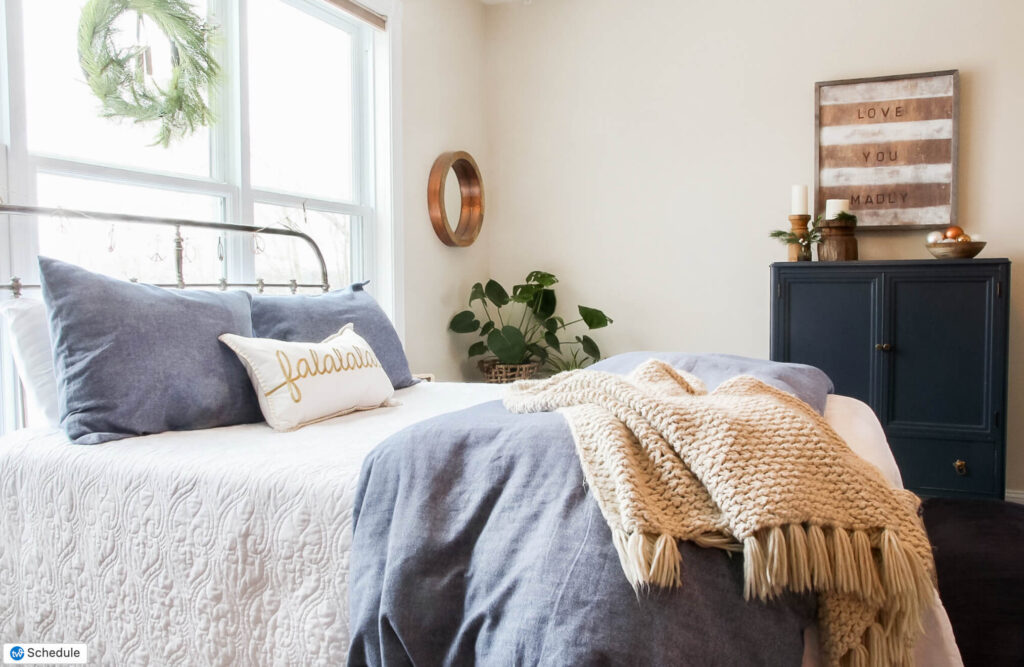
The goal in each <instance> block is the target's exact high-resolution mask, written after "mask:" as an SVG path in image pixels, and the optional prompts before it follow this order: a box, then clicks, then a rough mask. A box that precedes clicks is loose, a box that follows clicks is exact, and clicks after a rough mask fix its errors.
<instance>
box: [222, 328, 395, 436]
mask: <svg viewBox="0 0 1024 667" xmlns="http://www.w3.org/2000/svg"><path fill="white" fill-rule="evenodd" d="M220 340H221V341H222V342H223V343H224V344H225V345H227V346H228V347H230V348H231V349H232V350H233V351H234V353H235V354H237V355H238V358H239V359H241V360H242V363H243V364H245V370H246V371H248V372H249V379H250V380H252V386H253V388H254V389H255V390H256V395H257V396H258V397H259V400H260V409H261V410H263V416H264V417H265V418H266V420H267V423H268V424H270V425H271V426H272V427H273V428H274V429H276V430H278V431H292V430H294V429H297V428H299V427H300V426H305V425H306V424H312V423H313V422H317V421H321V420H323V419H330V418H331V417H337V416H339V415H343V414H347V413H349V412H353V411H355V410H372V409H373V408H379V407H381V406H384V405H388V404H389V402H390V401H389V399H390V398H391V395H392V394H394V393H395V389H394V387H392V386H391V380H389V379H388V374H387V373H386V372H385V371H384V368H383V367H382V366H381V365H380V361H379V360H378V359H377V355H375V354H374V353H373V350H372V349H371V348H370V346H369V344H368V343H367V342H366V341H365V340H363V339H362V338H361V337H360V336H359V335H358V334H356V332H355V330H354V329H353V328H352V325H351V324H346V325H345V326H344V327H342V328H341V331H339V332H338V333H336V334H334V335H333V336H330V337H328V338H327V339H325V340H324V341H323V342H322V343H289V342H286V341H281V340H272V339H269V338H246V337H244V336H238V335H235V334H224V335H222V336H220Z"/></svg>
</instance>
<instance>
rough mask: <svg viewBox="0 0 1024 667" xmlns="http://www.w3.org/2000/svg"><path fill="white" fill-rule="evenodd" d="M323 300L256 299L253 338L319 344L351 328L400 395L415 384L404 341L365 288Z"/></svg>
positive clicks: (357, 287)
mask: <svg viewBox="0 0 1024 667" xmlns="http://www.w3.org/2000/svg"><path fill="white" fill-rule="evenodd" d="M365 285H366V283H354V284H353V285H351V286H350V287H346V288H345V289H341V290H335V291H333V292H328V293H327V294H320V295H317V296H303V295H293V296H255V297H253V299H252V332H253V335H254V336H256V337H257V338H273V339H274V340H286V341H290V342H295V343H319V342H320V341H322V340H323V339H324V338H327V337H328V336H330V335H332V334H336V333H338V329H340V328H341V327H343V326H345V325H346V324H348V323H349V322H351V323H352V324H353V326H354V328H355V330H356V333H357V334H359V335H360V336H362V337H363V339H364V340H366V342H367V343H369V344H370V347H371V348H373V353H374V354H376V355H377V358H378V359H380V363H381V365H382V366H383V367H384V370H385V371H386V372H387V374H388V378H390V380H391V384H392V386H394V388H395V389H401V388H402V387H408V386H409V385H411V384H415V383H416V380H415V379H414V378H413V377H412V373H410V372H409V361H408V360H407V359H406V358H405V350H403V349H402V341H401V340H399V338H398V332H397V331H395V327H394V325H392V324H391V320H389V319H388V316H387V315H385V314H384V311H383V310H381V307H380V305H379V304H378V303H377V301H376V300H375V299H374V298H373V297H372V296H370V295H369V294H368V293H367V292H366V291H365V290H364V289H363V287H364V286H365Z"/></svg>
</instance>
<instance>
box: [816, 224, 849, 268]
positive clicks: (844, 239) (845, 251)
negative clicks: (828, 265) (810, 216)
mask: <svg viewBox="0 0 1024 667" xmlns="http://www.w3.org/2000/svg"><path fill="white" fill-rule="evenodd" d="M818 229H820V230H821V243H819V244H818V261H819V262H851V261H853V260H856V259H857V237H856V236H854V235H853V233H854V231H855V230H856V229H857V218H854V217H852V216H851V217H850V218H847V219H844V220H839V219H835V220H822V221H821V223H820V224H819V225H818Z"/></svg>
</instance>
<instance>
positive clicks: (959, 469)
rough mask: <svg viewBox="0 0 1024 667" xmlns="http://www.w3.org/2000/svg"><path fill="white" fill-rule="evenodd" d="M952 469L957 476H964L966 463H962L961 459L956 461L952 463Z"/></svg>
mask: <svg viewBox="0 0 1024 667" xmlns="http://www.w3.org/2000/svg"><path fill="white" fill-rule="evenodd" d="M953 469H954V470H956V474H958V475H966V474H967V461H964V460H963V459H957V460H956V461H953Z"/></svg>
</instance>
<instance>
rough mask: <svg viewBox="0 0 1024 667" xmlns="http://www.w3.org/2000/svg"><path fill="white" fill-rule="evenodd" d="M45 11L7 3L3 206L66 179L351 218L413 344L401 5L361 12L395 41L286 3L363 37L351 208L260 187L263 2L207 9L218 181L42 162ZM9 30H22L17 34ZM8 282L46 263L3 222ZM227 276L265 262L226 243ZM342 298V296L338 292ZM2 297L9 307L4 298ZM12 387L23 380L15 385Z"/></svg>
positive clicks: (12, 399) (1, 21)
mask: <svg viewBox="0 0 1024 667" xmlns="http://www.w3.org/2000/svg"><path fill="white" fill-rule="evenodd" d="M38 1H40V0H0V3H2V9H0V138H2V140H3V144H2V146H0V197H2V198H3V201H4V202H11V203H19V204H29V205H31V204H35V203H36V193H35V187H34V185H35V181H36V177H37V174H39V173H47V174H57V175H65V176H73V177H79V178H86V179H95V180H100V181H107V182H113V183H118V184H123V185H135V186H144V187H155V188H162V189H167V190H176V191H181V192H187V193H191V194H199V195H214V196H217V197H220V198H221V199H222V201H223V202H224V204H223V214H222V215H223V220H225V221H228V222H240V223H248V224H252V221H253V220H254V215H255V206H256V204H258V203H266V204H271V205H277V206H285V207H296V208H298V207H301V206H303V205H305V206H307V207H308V208H310V209H311V210H316V211H323V212H327V213H335V214H339V215H345V216H349V219H350V221H351V227H350V230H351V239H352V254H351V256H350V258H349V260H350V266H351V271H350V272H351V275H352V276H353V278H356V277H359V276H361V277H362V278H363V279H369V280H370V281H371V285H370V289H371V291H372V292H373V293H374V295H375V296H376V297H377V300H378V301H379V302H380V303H381V306H382V307H383V308H384V310H385V312H387V313H388V314H389V315H390V316H391V318H392V320H393V321H394V323H395V325H396V328H397V329H398V332H399V335H400V336H401V337H403V338H404V326H403V325H404V322H403V319H404V318H403V312H402V310H403V309H402V306H403V305H404V304H402V302H401V298H400V295H399V292H400V290H399V289H398V286H399V285H401V284H402V278H403V277H402V275H401V266H402V247H401V243H400V234H399V232H398V230H397V229H396V223H397V219H398V214H399V213H400V208H401V205H400V201H399V199H398V198H397V197H395V196H394V193H395V192H400V191H401V187H400V180H399V179H400V174H399V172H398V170H397V169H396V168H395V165H397V164H400V160H399V157H400V146H399V142H398V137H399V133H398V132H397V130H396V129H395V128H400V127H401V125H400V122H401V116H400V114H399V113H398V109H397V106H396V105H397V102H398V97H399V95H398V91H399V90H400V88H399V86H398V85H397V83H398V80H399V72H398V71H397V70H398V65H399V63H400V60H399V57H398V55H399V50H398V49H399V42H400V38H399V37H398V35H399V34H400V14H401V11H400V10H401V4H400V0H360V4H361V5H363V6H365V7H367V8H368V9H370V10H372V11H374V12H376V13H377V14H379V15H381V16H383V17H385V18H386V20H387V23H388V25H387V30H386V31H380V30H376V29H374V28H372V27H371V26H369V25H367V24H365V23H363V22H362V21H359V20H358V19H356V18H354V17H352V16H350V15H349V14H347V13H345V12H344V11H342V10H340V9H338V8H336V7H335V6H333V5H331V4H330V2H329V0H281V1H283V2H286V3H287V4H289V5H291V6H293V7H295V8H297V9H300V10H301V11H304V12H306V13H308V14H310V15H312V16H314V17H316V18H319V19H321V20H325V21H327V22H328V23H330V24H331V25H332V26H334V27H337V28H340V29H342V30H345V31H346V32H347V33H349V34H350V35H351V36H352V37H353V58H352V68H353V71H352V77H353V78H352V81H353V88H354V96H353V98H354V101H355V108H354V109H353V117H352V118H353V144H352V145H353V150H354V152H355V159H354V165H355V169H354V172H355V176H354V183H353V196H352V198H351V200H348V201H343V200H327V199H320V198H316V197H309V196H305V195H299V194H294V193H288V192H280V191H274V190H267V189H259V188H254V187H253V185H252V182H251V178H250V174H251V170H250V154H249V153H250V150H249V147H250V141H249V137H250V128H249V113H248V89H249V77H248V75H249V71H248V58H247V56H248V46H249V45H248V41H249V39H248V37H249V36H248V34H247V20H246V19H247V12H248V8H249V6H250V3H252V2H263V1H266V0H208V3H209V10H210V13H211V14H213V15H215V16H216V17H217V23H218V25H219V26H220V30H221V32H222V42H221V47H220V49H221V51H220V53H219V54H218V55H219V58H218V60H219V62H220V63H221V66H222V69H223V78H222V82H223V83H222V85H221V86H220V87H219V89H218V90H217V91H216V92H215V93H214V94H213V96H212V98H211V100H210V101H211V106H212V107H213V108H214V111H215V113H216V115H217V117H218V119H219V120H218V123H217V124H216V125H215V126H214V127H212V128H211V132H210V143H211V145H210V165H211V170H210V175H209V176H208V177H194V176H187V175H179V174H169V173H160V172H156V171H151V170H143V169H132V168H124V167H120V166H114V165H106V164H102V163H100V162H89V161H84V160H78V159H69V158H65V157H59V156H53V155H41V154H36V155H32V154H29V152H28V145H27V137H28V135H27V119H26V97H25V85H24V84H25V82H24V76H25V73H24V65H23V62H24V61H23V45H22V41H23V38H24V35H23V33H22V31H21V30H20V26H21V25H22V20H21V19H22V6H23V3H24V2H38ZM9 26H18V27H19V28H18V29H14V30H9V29H8V27H9ZM0 245H2V246H5V247H2V248H0V280H6V278H7V277H8V276H13V275H17V276H20V277H22V279H23V280H24V281H25V282H36V278H37V268H36V263H35V257H36V255H37V254H38V232H37V230H36V228H35V225H34V224H33V223H32V222H31V221H28V220H22V221H19V222H16V223H11V222H10V221H9V220H8V219H7V218H6V217H5V216H0ZM225 254H226V256H227V258H228V261H226V262H225V267H226V268H225V273H226V275H225V277H226V278H228V280H230V281H245V282H251V281H252V280H254V279H255V278H256V277H257V276H255V269H254V257H253V254H252V246H251V243H250V241H249V239H248V235H244V234H230V235H228V238H227V242H226V253H225ZM332 287H335V288H336V287H342V285H332ZM0 298H4V296H3V294H0ZM6 347H7V343H6V341H3V340H0V390H2V391H0V399H2V400H3V404H4V405H3V409H2V410H0V433H3V432H6V431H9V430H11V428H12V427H17V426H20V425H21V421H22V415H21V411H20V410H18V409H17V408H16V407H15V406H16V405H20V402H18V401H17V400H16V399H17V395H18V393H19V390H18V386H17V381H16V374H15V373H14V370H13V368H12V366H13V364H11V363H10V356H9V354H7V353H6ZM12 378H13V380H12Z"/></svg>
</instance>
